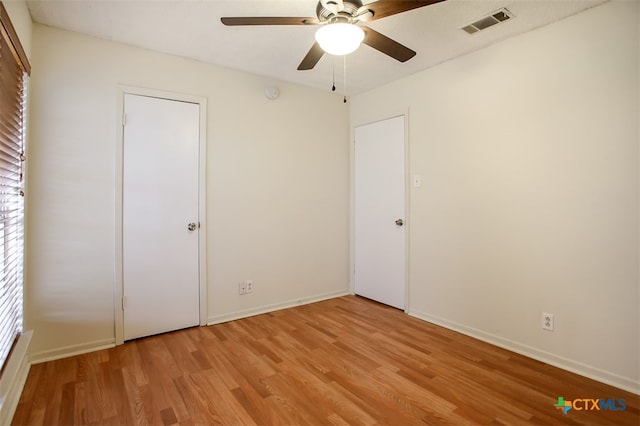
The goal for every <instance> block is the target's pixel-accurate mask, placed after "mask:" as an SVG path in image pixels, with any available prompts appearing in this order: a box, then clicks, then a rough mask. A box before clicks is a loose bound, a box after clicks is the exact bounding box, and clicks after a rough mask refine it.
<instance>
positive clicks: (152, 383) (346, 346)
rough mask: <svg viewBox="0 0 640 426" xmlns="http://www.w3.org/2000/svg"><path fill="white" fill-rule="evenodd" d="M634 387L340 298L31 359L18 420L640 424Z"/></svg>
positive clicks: (33, 422) (384, 308)
mask: <svg viewBox="0 0 640 426" xmlns="http://www.w3.org/2000/svg"><path fill="white" fill-rule="evenodd" d="M559 396H562V397H564V399H565V400H566V401H570V400H575V399H582V398H593V399H597V398H600V399H602V398H604V399H609V398H613V399H615V400H616V401H617V400H619V399H624V401H625V404H626V409H625V410H623V411H611V410H597V411H587V410H578V409H577V408H579V407H581V406H582V405H580V404H579V407H576V409H572V410H570V411H569V412H568V413H567V414H566V415H565V414H563V413H562V412H561V411H558V410H557V409H556V408H555V407H554V404H556V403H557V401H558V397H559ZM639 399H640V398H639V397H638V396H637V395H633V394H631V393H628V392H624V391H622V390H620V389H616V388H613V387H610V386H607V385H604V384H602V383H598V382H595V381H593V380H589V379H587V378H584V377H581V376H578V375H575V374H572V373H568V372H566V371H563V370H560V369H558V368H554V367H551V366H549V365H546V364H544V363H541V362H538V361H534V360H532V359H529V358H526V357H523V356H520V355H517V354H514V353H512V352H509V351H506V350H503V349H500V348H496V347H494V346H491V345H489V344H485V343H482V342H480V341H477V340H475V339H472V338H469V337H466V336H464V335H461V334H458V333H455V332H452V331H449V330H446V329H444V328H441V327H438V326H435V325H432V324H429V323H427V322H423V321H420V320H418V319H415V318H412V317H410V316H408V315H405V314H404V313H402V312H401V311H398V310H396V309H393V308H390V307H387V306H384V305H381V304H378V303H375V302H371V301H369V300H367V299H363V298H360V297H357V296H346V297H341V298H336V299H331V300H327V301H324V302H319V303H314V304H311V305H305V306H300V307H296V308H292V309H286V310H281V311H277V312H273V313H268V314H264V315H259V316H255V317H251V318H246V319H242V320H238V321H232V322H228V323H224V324H218V325H214V326H210V327H197V328H192V329H187V330H182V331H177V332H173V333H168V334H164V335H160V336H154V337H149V338H145V339H139V340H136V341H132V342H128V343H126V344H124V345H121V346H118V347H116V348H113V349H108V350H103V351H99V352H93V353H89V354H85V355H79V356H75V357H72V358H66V359H61V360H57V361H51V362H47V363H42V364H37V365H33V366H32V367H31V371H30V373H29V377H28V379H27V383H26V386H25V388H24V392H23V394H22V397H21V399H20V403H19V405H18V408H17V411H16V414H15V416H14V418H13V424H15V425H57V424H61V425H71V424H78V425H80V424H82V425H84V424H87V425H89V424H117V425H121V424H151V425H172V424H185V425H194V424H198V425H205V424H206V425H209V424H223V425H251V424H259V425H303V424H312V425H325V424H326V425H329V424H331V425H347V424H349V425H352V424H388V425H413V424H433V425H467V424H473V425H475V424H487V425H525V424H545V425H546V424H568V425H578V424H589V425H593V424H620V425H638V424H639V423H640V401H639Z"/></svg>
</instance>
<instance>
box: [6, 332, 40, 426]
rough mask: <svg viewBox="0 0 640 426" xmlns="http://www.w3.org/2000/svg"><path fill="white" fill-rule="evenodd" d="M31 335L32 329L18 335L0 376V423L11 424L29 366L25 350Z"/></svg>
mask: <svg viewBox="0 0 640 426" xmlns="http://www.w3.org/2000/svg"><path fill="white" fill-rule="evenodd" d="M32 335H33V331H25V332H23V333H22V334H21V335H20V337H19V338H18V342H17V343H16V345H15V347H14V348H13V351H12V352H11V356H10V357H9V359H8V360H7V365H6V367H5V369H4V372H3V374H2V377H1V378H0V425H8V424H11V419H13V415H14V414H15V412H16V408H17V407H18V402H19V401H20V395H21V394H22V389H23V388H24V384H25V382H26V381H27V375H28V374H29V368H30V367H31V363H29V359H28V356H27V352H28V349H29V343H31V336H32Z"/></svg>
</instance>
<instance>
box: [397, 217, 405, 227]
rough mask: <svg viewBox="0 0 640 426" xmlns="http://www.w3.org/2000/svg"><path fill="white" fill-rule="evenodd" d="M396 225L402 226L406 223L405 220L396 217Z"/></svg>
mask: <svg viewBox="0 0 640 426" xmlns="http://www.w3.org/2000/svg"><path fill="white" fill-rule="evenodd" d="M396 225H398V226H402V225H404V221H403V220H402V219H396Z"/></svg>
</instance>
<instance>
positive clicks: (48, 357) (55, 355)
mask: <svg viewBox="0 0 640 426" xmlns="http://www.w3.org/2000/svg"><path fill="white" fill-rule="evenodd" d="M115 346H116V340H115V339H114V338H111V339H102V340H94V341H93V342H86V343H80V344H77V345H70V346H63V347H60V348H55V349H48V350H46V351H41V352H35V353H32V354H30V356H29V360H30V361H31V364H39V363H41V362H47V361H54V360H56V359H61V358H68V357H70V356H76V355H82V354H86V353H89V352H95V351H100V350H102V349H109V348H113V347H115Z"/></svg>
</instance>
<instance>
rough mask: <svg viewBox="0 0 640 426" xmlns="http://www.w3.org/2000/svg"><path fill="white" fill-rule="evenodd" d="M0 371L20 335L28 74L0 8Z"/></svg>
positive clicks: (22, 54) (14, 35)
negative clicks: (26, 87)
mask: <svg viewBox="0 0 640 426" xmlns="http://www.w3.org/2000/svg"><path fill="white" fill-rule="evenodd" d="M0 24H1V25H0V32H1V34H0V35H1V37H0V365H1V366H4V364H5V361H6V360H7V357H8V356H9V353H10V351H11V348H12V346H13V344H14V342H15V341H16V339H17V338H18V337H19V336H20V333H21V332H22V290H23V280H22V258H23V222H24V209H23V205H24V203H23V198H24V192H23V180H24V173H23V171H24V134H25V81H26V76H27V75H28V74H29V73H30V71H31V68H30V65H29V61H28V60H27V57H26V55H25V53H24V50H23V48H22V46H21V45H20V41H19V40H18V36H17V34H16V31H15V29H14V28H13V25H12V24H11V22H10V20H9V15H8V13H7V11H6V10H5V8H4V5H3V4H2V2H0Z"/></svg>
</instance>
